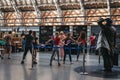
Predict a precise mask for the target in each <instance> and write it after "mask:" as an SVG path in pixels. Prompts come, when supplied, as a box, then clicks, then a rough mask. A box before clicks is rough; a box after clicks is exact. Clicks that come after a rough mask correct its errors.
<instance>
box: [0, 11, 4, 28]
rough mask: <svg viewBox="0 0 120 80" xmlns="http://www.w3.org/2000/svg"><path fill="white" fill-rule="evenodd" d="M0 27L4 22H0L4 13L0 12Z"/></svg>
mask: <svg viewBox="0 0 120 80" xmlns="http://www.w3.org/2000/svg"><path fill="white" fill-rule="evenodd" d="M0 19H1V20H0V26H4V20H2V19H4V13H3V12H2V11H0Z"/></svg>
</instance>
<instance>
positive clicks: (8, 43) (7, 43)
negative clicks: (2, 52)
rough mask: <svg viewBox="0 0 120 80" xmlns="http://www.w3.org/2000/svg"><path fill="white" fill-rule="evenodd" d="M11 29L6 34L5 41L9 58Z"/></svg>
mask: <svg viewBox="0 0 120 80" xmlns="http://www.w3.org/2000/svg"><path fill="white" fill-rule="evenodd" d="M11 33H12V32H11V31H9V32H8V34H7V35H6V36H5V38H4V41H5V49H6V53H8V59H11V57H10V56H11V50H12V47H11Z"/></svg>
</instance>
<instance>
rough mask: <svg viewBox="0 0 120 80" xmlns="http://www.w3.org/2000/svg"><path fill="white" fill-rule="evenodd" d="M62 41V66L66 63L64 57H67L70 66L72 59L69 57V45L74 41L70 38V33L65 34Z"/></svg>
mask: <svg viewBox="0 0 120 80" xmlns="http://www.w3.org/2000/svg"><path fill="white" fill-rule="evenodd" d="M63 41H64V58H63V64H65V61H66V55H67V54H68V55H69V59H70V64H72V57H71V43H72V42H75V43H76V41H75V40H74V39H73V38H72V37H71V33H67V35H66V38H64V39H63Z"/></svg>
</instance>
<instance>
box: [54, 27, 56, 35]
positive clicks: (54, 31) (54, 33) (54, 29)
mask: <svg viewBox="0 0 120 80" xmlns="http://www.w3.org/2000/svg"><path fill="white" fill-rule="evenodd" d="M55 32H56V26H53V35H55Z"/></svg>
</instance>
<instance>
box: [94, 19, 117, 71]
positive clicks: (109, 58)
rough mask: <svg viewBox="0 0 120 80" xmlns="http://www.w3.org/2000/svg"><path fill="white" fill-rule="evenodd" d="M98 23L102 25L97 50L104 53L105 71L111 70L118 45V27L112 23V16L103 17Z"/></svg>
mask: <svg viewBox="0 0 120 80" xmlns="http://www.w3.org/2000/svg"><path fill="white" fill-rule="evenodd" d="M98 25H99V26H100V27H101V30H100V33H99V37H98V41H97V48H96V49H97V50H99V52H100V53H101V54H102V56H103V61H104V71H106V72H111V71H112V67H113V65H114V63H113V55H114V49H115V46H116V29H115V27H114V26H113V25H112V20H111V19H110V18H106V19H103V18H101V19H100V20H99V21H98Z"/></svg>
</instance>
